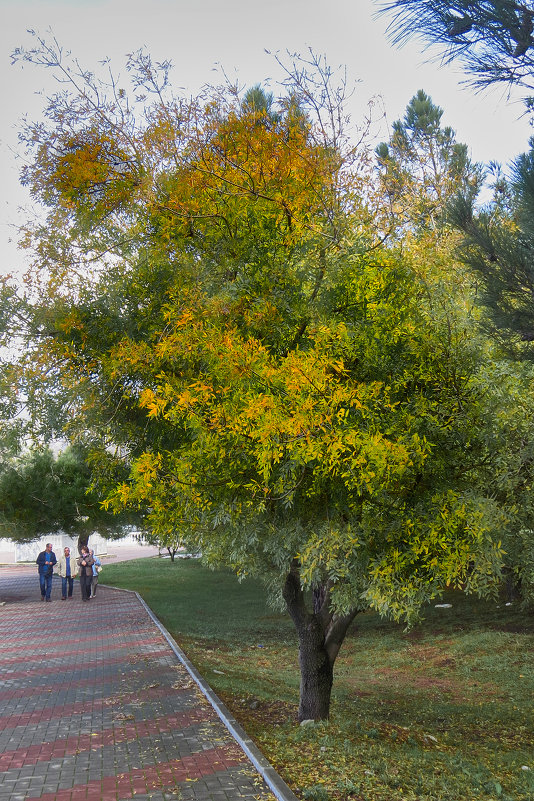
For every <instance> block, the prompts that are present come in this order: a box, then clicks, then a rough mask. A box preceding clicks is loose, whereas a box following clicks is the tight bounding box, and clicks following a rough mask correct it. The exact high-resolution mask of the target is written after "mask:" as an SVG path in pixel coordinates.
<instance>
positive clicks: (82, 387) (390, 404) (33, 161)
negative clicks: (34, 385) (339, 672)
mask: <svg viewBox="0 0 534 801" xmlns="http://www.w3.org/2000/svg"><path fill="white" fill-rule="evenodd" d="M27 57H28V59H29V60H30V61H33V62H37V63H45V64H46V65H47V66H50V67H51V68H52V69H54V70H55V72H56V73H59V74H60V75H62V76H63V77H64V78H68V76H69V75H70V78H68V80H69V81H71V83H70V84H68V87H67V88H66V91H65V93H63V94H62V95H61V96H56V97H54V98H51V99H50V102H49V105H48V108H47V113H46V121H45V122H42V123H41V122H40V123H37V124H31V123H30V124H28V125H27V126H26V127H25V129H24V131H23V133H22V139H23V141H24V142H25V143H26V144H27V147H28V151H29V152H28V161H27V167H26V168H25V171H24V175H23V180H24V181H25V182H27V184H28V186H30V188H31V191H32V194H33V196H34V198H35V200H36V201H39V202H41V203H42V204H44V206H46V208H47V219H46V222H45V224H43V225H41V224H38V225H36V226H35V225H32V224H29V225H28V227H27V231H26V240H25V241H26V244H27V245H28V247H29V248H30V249H31V250H32V252H33V253H34V257H35V263H34V269H33V273H32V276H31V278H30V279H29V282H28V290H27V292H28V296H27V298H26V299H25V300H26V302H27V305H28V307H29V308H30V310H31V325H30V326H28V328H27V330H26V336H27V339H26V343H27V350H26V354H25V356H26V364H27V368H28V367H30V368H31V370H30V374H32V375H34V376H35V375H37V376H38V375H39V374H40V375H41V376H45V375H46V376H48V375H50V374H52V375H53V376H54V378H55V381H56V387H57V394H58V395H61V396H62V397H63V399H64V403H65V409H68V413H69V414H68V420H69V422H68V425H67V433H68V436H69V437H70V438H71V439H72V440H74V441H79V442H82V443H84V445H85V446H86V447H87V448H89V450H90V459H91V467H92V471H93V481H92V485H91V487H92V490H93V491H94V492H95V493H98V494H99V497H100V498H101V499H102V500H103V503H104V506H105V508H106V509H107V510H109V511H115V512H117V513H120V514H125V513H126V514H129V513H132V514H138V515H141V516H142V517H143V519H144V523H145V525H146V526H147V527H148V528H149V529H150V530H151V532H152V536H153V537H154V539H155V541H157V542H159V543H162V544H165V543H169V542H171V543H173V542H175V541H176V538H177V536H178V537H179V538H180V541H182V542H184V544H185V545H186V546H188V547H190V548H193V549H195V550H198V551H200V552H201V553H202V555H203V559H204V560H205V561H206V562H207V563H209V564H210V565H226V566H229V567H231V568H232V569H233V570H234V571H235V572H236V573H237V574H238V575H239V576H240V577H246V576H259V577H261V578H262V579H263V580H265V581H266V582H267V584H268V585H269V586H270V587H276V588H277V594H278V597H280V594H281V593H282V594H283V597H284V598H285V600H286V602H287V603H288V606H291V603H293V607H292V616H293V620H294V621H295V622H296V625H297V628H299V625H298V622H297V620H299V621H302V620H304V619H306V620H309V619H311V618H312V616H314V615H315V617H314V618H313V619H314V621H315V622H317V621H319V622H320V626H321V627H322V634H324V641H325V642H327V644H328V648H329V652H328V659H329V660H330V662H331V663H332V664H333V660H334V659H335V657H336V654H337V652H338V650H339V647H340V645H341V642H342V639H343V636H344V633H345V631H346V627H347V626H348V624H349V622H350V619H351V618H352V616H353V615H354V614H355V613H356V612H357V611H358V610H361V609H362V608H367V607H368V606H369V605H371V606H373V607H374V608H376V609H379V610H380V612H381V613H382V614H384V615H391V616H393V617H395V618H396V619H403V620H407V621H409V622H412V621H413V620H414V619H415V618H416V617H417V615H418V613H419V610H420V608H421V606H422V605H423V603H424V602H425V601H428V600H429V599H432V598H434V597H437V596H438V595H439V594H440V593H441V592H442V590H443V587H444V586H447V585H450V586H453V587H464V588H467V589H468V590H470V591H473V592H477V593H480V594H488V593H491V592H492V591H493V590H494V587H495V585H496V582H497V581H498V578H499V572H500V566H501V562H502V557H503V553H502V546H501V545H500V542H499V539H500V537H499V530H498V529H499V527H500V524H501V522H502V519H501V515H500V512H499V510H498V507H497V504H496V503H495V501H494V500H493V499H492V498H491V497H488V495H487V493H486V491H485V489H484V488H482V489H481V487H480V483H479V478H480V465H481V464H483V463H484V460H485V459H486V458H487V457H488V454H487V450H486V441H485V439H484V436H483V435H482V434H481V433H479V424H480V422H481V420H482V419H483V416H484V412H485V407H484V404H483V403H482V401H481V398H480V394H479V386H478V384H477V371H478V365H479V362H480V360H481V359H482V358H483V356H484V355H485V352H484V350H483V348H482V347H481V342H480V338H479V336H478V334H477V333H476V331H475V325H474V321H473V319H472V316H470V314H469V311H468V309H467V307H468V305H469V302H468V301H466V302H465V303H463V304H462V305H459V304H457V303H456V302H455V299H456V297H457V296H458V295H459V294H460V291H459V290H458V289H455V292H454V293H452V292H450V291H449V290H450V286H451V284H450V283H449V284H447V283H446V282H445V281H443V280H442V279H443V275H444V271H443V269H442V268H443V267H444V265H445V266H447V265H448V263H449V262H450V261H451V257H450V250H451V249H450V246H448V244H447V243H443V242H441V243H440V247H439V248H436V247H434V245H435V242H433V241H432V237H428V238H425V237H424V236H420V237H419V238H415V237H411V236H408V237H406V240H403V239H402V238H401V237H399V239H400V241H398V242H396V244H395V245H393V244H391V245H389V243H388V245H389V246H386V245H385V244H384V242H383V241H382V236H383V228H382V227H381V218H380V217H379V218H377V220H376V222H375V218H374V214H373V208H374V206H375V205H376V199H377V195H378V196H379V197H380V196H381V193H382V196H383V194H384V193H383V192H382V186H378V187H377V185H376V184H375V180H376V173H375V172H374V171H373V167H372V165H373V160H372V155H371V152H370V147H369V145H368V144H367V142H366V138H365V131H364V132H363V133H362V137H361V139H360V141H359V143H358V144H357V145H352V144H351V143H350V141H349V138H348V135H347V132H346V128H345V125H346V115H345V110H344V100H345V87H344V84H343V83H342V84H341V86H340V87H333V86H332V77H333V76H332V72H331V71H330V70H329V69H328V68H327V67H326V66H325V65H324V63H323V62H322V61H321V60H320V59H314V58H313V57H312V58H311V59H310V61H308V62H303V61H298V63H296V64H293V65H292V66H291V67H290V68H288V69H287V80H286V81H285V84H284V93H283V95H282V97H281V98H277V99H276V100H275V99H274V98H272V97H270V96H269V95H268V94H267V93H265V92H263V91H262V90H261V88H260V87H254V88H253V89H252V90H250V91H249V92H248V93H247V94H246V95H245V96H244V97H243V98H242V97H241V96H240V94H239V92H238V91H237V90H236V88H235V87H229V86H228V87H222V88H220V87H218V88H211V89H210V88H206V90H205V92H204V93H203V94H202V95H201V96H199V97H197V98H193V99H189V98H184V97H180V96H175V95H172V94H171V93H170V88H169V85H168V76H169V71H168V65H161V69H159V70H158V69H157V68H156V66H155V65H153V64H152V62H151V61H150V59H149V58H148V57H147V56H145V55H144V54H143V53H138V54H136V55H135V56H132V57H131V58H130V61H129V64H128V66H129V70H130V75H131V77H132V80H133V83H134V85H135V87H136V90H138V91H137V93H136V97H137V98H138V99H137V101H136V98H135V97H134V98H131V99H130V98H129V96H128V93H127V92H126V91H123V90H122V89H121V90H120V91H119V89H118V87H117V86H116V84H115V83H114V82H113V80H112V83H111V89H112V90H113V91H111V92H109V89H110V86H109V84H108V86H107V87H106V86H104V85H103V84H102V83H99V82H98V80H97V79H96V78H95V77H94V76H93V75H92V74H90V73H85V72H83V71H79V72H78V73H76V71H75V68H74V67H72V66H71V68H70V69H71V70H74V72H72V71H71V72H69V70H68V69H66V68H65V66H64V65H63V63H62V54H61V53H60V52H58V51H57V49H55V48H53V47H52V48H50V47H49V46H48V45H46V43H43V42H40V43H39V47H38V48H37V50H35V51H31V52H30V53H29V54H27ZM74 75H77V78H76V80H74V81H73V80H72V79H73V76H74ZM80 86H81V87H82V88H81V89H80ZM69 87H70V88H69ZM141 91H143V92H145V94H144V95H143V97H142V98H141V99H139V95H140V93H141ZM88 98H90V100H91V102H88ZM440 118H441V110H440V109H438V108H437V107H435V106H434V105H433V104H432V102H431V101H430V99H429V98H427V97H426V96H425V95H424V94H420V95H419V96H417V97H416V98H415V99H414V101H412V103H411V105H410V107H409V109H408V111H407V116H406V120H405V122H404V123H403V124H402V125H399V126H398V127H397V129H396V133H395V137H396V138H395V140H394V142H393V143H392V152H391V154H392V157H394V159H397V160H399V159H400V160H402V159H404V158H405V156H407V155H408V154H409V159H407V161H406V163H403V165H402V169H403V171H404V172H403V180H405V182H406V184H409V185H410V186H411V187H415V186H416V184H417V181H418V180H419V179H421V176H423V178H424V180H427V179H428V180H427V184H426V185H425V186H424V188H423V190H422V192H421V193H420V197H421V198H423V199H424V201H425V203H426V202H427V201H428V200H429V199H430V200H431V201H432V203H431V205H432V208H431V209H430V210H429V209H428V207H427V206H425V209H424V210H423V214H424V215H426V220H427V221H428V224H429V227H432V225H430V221H431V220H432V219H433V218H434V217H436V218H437V216H439V214H440V213H441V210H440V209H439V208H438V206H439V204H440V203H442V202H443V197H444V196H448V194H449V193H450V191H452V190H451V188H450V186H449V184H450V185H456V183H455V182H458V183H459V184H460V185H463V184H464V183H466V182H467V183H468V182H469V180H470V178H471V176H472V173H471V172H470V167H469V165H468V163H467V160H466V157H465V150H464V149H462V148H461V147H460V148H458V147H457V146H456V143H455V142H454V136H453V134H452V132H450V131H449V130H447V129H445V130H443V131H442V130H441V128H440ZM428 135H431V136H430V138H431V140H432V141H431V144H430V146H429V149H427V150H425V148H426V147H427V145H426V143H427V140H428ZM413 151H415V153H414V152H413ZM388 153H389V151H388ZM433 156H434V157H435V158H436V159H438V161H439V162H440V164H439V168H438V169H437V172H436V170H434V174H433V177H432V176H431V175H430V174H429V173H428V172H427V167H428V165H429V164H430V162H431V161H432V157H433ZM410 170H411V171H412V174H410ZM433 182H434V183H433ZM423 183H424V181H423ZM386 184H387V182H386ZM442 190H443V191H442ZM423 205H425V204H423ZM422 230H424V226H422ZM430 244H432V247H430V246H429V245H430ZM440 270H441V274H440ZM451 283H452V282H451ZM32 293H33V295H32ZM36 331H37V332H38V334H39V336H38V337H36V336H35V332H36ZM32 371H33V372H32ZM290 584H291V586H292V587H293V588H296V589H295V592H294V594H293V595H291V594H290V593H289V592H288V587H289V586H290ZM282 588H283V589H282ZM313 598H315V599H316V600H317V599H318V598H322V599H323V600H322V607H321V610H322V611H321V612H320V613H319V612H318V611H317V609H313V606H311V608H312V609H313V611H310V612H308V611H306V614H304V613H302V614H301V611H302V609H304V608H305V609H306V610H308V607H307V606H306V604H307V603H308V602H309V601H310V600H311V599H313ZM295 599H297V600H295ZM297 607H298V614H297ZM306 615H309V616H310V618H306ZM336 626H337V627H338V628H336ZM299 630H300V633H301V634H302V633H303V632H304V631H305V630H306V625H301V626H300V629H299ZM330 635H332V636H331V637H330V639H329V636H330ZM323 708H324V707H323ZM321 714H323V713H321Z"/></svg>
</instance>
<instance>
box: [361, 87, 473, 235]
mask: <svg viewBox="0 0 534 801" xmlns="http://www.w3.org/2000/svg"><path fill="white" fill-rule="evenodd" d="M442 116H443V109H441V108H440V107H439V106H437V105H435V103H433V101H432V98H430V97H429V96H428V95H427V94H426V93H425V92H424V91H423V90H422V89H420V90H419V91H418V92H417V94H416V95H414V97H412V99H411V100H410V102H409V104H408V106H407V107H406V113H405V115H404V118H403V119H402V120H397V121H396V122H394V123H393V126H392V135H391V138H390V140H389V142H388V143H385V142H383V143H382V144H380V145H379V146H378V148H377V150H376V154H377V157H378V162H379V165H380V168H381V182H382V192H381V196H382V197H385V198H387V200H388V203H389V224H390V225H392V226H395V227H396V228H397V232H398V233H400V232H401V231H402V230H403V229H404V228H405V227H406V226H407V227H408V228H410V229H411V230H412V231H418V232H420V233H421V232H424V231H426V230H439V229H441V228H442V226H443V223H444V212H445V208H446V203H447V201H448V199H450V198H451V197H452V195H454V194H455V193H457V192H458V191H459V190H460V189H462V188H465V187H478V186H479V184H480V183H481V181H482V170H481V168H480V167H478V166H477V165H474V164H472V163H471V161H470V160H469V157H468V153H467V146H466V145H464V144H461V143H459V142H457V141H456V134H455V132H454V131H453V129H452V128H451V127H450V126H446V127H443V126H442V125H441V118H442Z"/></svg>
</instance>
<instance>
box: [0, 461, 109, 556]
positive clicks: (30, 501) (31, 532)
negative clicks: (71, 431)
mask: <svg viewBox="0 0 534 801" xmlns="http://www.w3.org/2000/svg"><path fill="white" fill-rule="evenodd" d="M90 482H91V472H90V469H89V467H88V465H87V462H86V460H85V454H84V453H83V452H82V450H81V449H80V448H77V447H71V448H68V449H67V450H65V451H64V452H62V453H60V454H59V455H58V456H57V457H56V456H55V455H54V454H53V452H52V451H51V450H50V449H34V450H32V451H29V452H25V453H23V454H22V455H21V456H20V457H18V458H13V459H11V460H10V461H9V462H8V463H5V464H4V465H3V466H2V470H1V471H0V526H1V530H2V536H3V537H8V538H9V539H12V540H16V541H18V542H31V541H32V540H35V539H38V538H39V537H42V536H46V535H48V534H52V533H54V532H57V531H64V532H65V533H66V534H69V535H71V536H78V537H80V539H81V541H87V538H88V536H89V534H91V533H92V532H94V531H98V532H99V533H101V534H111V533H113V535H114V536H120V535H121V533H123V530H121V521H120V519H116V518H114V517H113V516H112V515H110V514H108V513H106V512H105V511H103V510H102V508H101V505H100V503H99V501H98V498H97V497H95V495H94V494H92V493H91V491H90ZM122 525H124V521H122Z"/></svg>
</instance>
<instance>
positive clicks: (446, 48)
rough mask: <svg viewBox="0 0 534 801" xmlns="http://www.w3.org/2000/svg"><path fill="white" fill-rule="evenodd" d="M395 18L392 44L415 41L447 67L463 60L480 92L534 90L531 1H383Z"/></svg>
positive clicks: (392, 29)
mask: <svg viewBox="0 0 534 801" xmlns="http://www.w3.org/2000/svg"><path fill="white" fill-rule="evenodd" d="M378 2H379V5H381V6H382V11H383V12H386V13H392V14H393V21H392V23H391V25H390V30H391V34H392V39H393V41H394V42H395V43H403V42H405V41H406V40H408V39H411V38H412V37H414V36H416V37H419V38H420V39H422V40H423V42H424V43H425V44H426V45H428V46H436V47H437V49H438V52H439V53H440V56H441V57H442V59H443V60H445V61H452V60H453V59H458V60H460V61H461V62H462V63H463V65H464V67H465V69H466V72H467V74H468V75H469V77H470V82H471V83H472V85H474V86H475V87H477V88H481V87H484V86H488V85H490V84H495V83H507V84H510V85H512V84H516V85H520V86H523V87H525V88H527V89H528V90H532V89H533V88H534V38H533V31H534V4H533V3H532V0H378Z"/></svg>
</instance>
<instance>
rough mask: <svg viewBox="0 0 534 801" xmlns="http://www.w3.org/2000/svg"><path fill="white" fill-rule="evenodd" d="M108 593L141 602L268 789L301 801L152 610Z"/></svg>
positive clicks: (288, 799) (284, 799) (280, 798)
mask: <svg viewBox="0 0 534 801" xmlns="http://www.w3.org/2000/svg"><path fill="white" fill-rule="evenodd" d="M105 586H106V587H107V588H108V589H113V590H120V591H121V592H133V593H134V595H136V596H137V599H138V601H139V602H140V604H141V605H142V606H143V607H144V609H145V610H146V612H147V614H148V615H149V617H150V618H151V620H152V621H153V622H154V623H155V625H156V626H157V627H158V629H159V630H160V631H161V633H162V634H163V636H164V637H165V639H166V640H167V642H168V643H169V645H170V647H171V648H172V650H173V652H174V654H175V655H176V657H177V658H178V659H179V661H180V662H181V663H182V665H183V666H184V667H185V669H186V670H187V672H188V673H189V675H190V676H191V678H192V679H193V681H194V682H195V683H196V684H197V685H198V688H199V689H200V691H201V692H202V694H203V695H205V697H206V698H207V700H208V701H209V703H210V704H211V706H212V707H213V708H214V710H215V712H216V713H217V715H218V716H219V718H220V719H221V721H222V722H223V723H224V725H225V726H226V728H227V729H228V731H229V732H230V734H231V735H232V737H233V738H234V739H235V740H236V741H237V743H238V744H239V745H240V746H241V748H242V749H243V751H244V752H245V754H246V755H247V756H248V758H249V759H250V761H251V762H252V764H253V765H254V767H255V768H256V770H257V771H258V773H259V774H260V776H261V777H262V779H263V780H264V782H265V783H266V784H267V786H268V787H269V789H270V790H271V791H272V792H273V794H274V795H275V796H276V798H277V799H278V801H299V800H298V799H297V796H296V795H295V793H294V792H293V791H292V790H291V788H290V787H289V786H288V785H287V784H286V783H285V781H284V780H283V779H282V777H281V776H280V775H279V774H278V773H277V772H276V770H275V769H274V768H273V766H272V765H271V763H270V762H269V761H268V760H267V759H266V758H265V757H264V755H263V754H262V752H261V751H260V749H259V748H258V746H257V745H256V744H255V743H254V742H253V740H251V739H250V737H249V736H248V735H247V733H246V731H245V730H244V729H243V727H242V726H241V725H240V724H239V723H238V722H237V720H236V719H235V718H234V716H233V715H232V714H231V712H230V710H229V709H228V707H227V706H226V705H225V704H223V702H222V701H221V699H220V698H219V697H218V696H217V695H216V694H215V693H214V691H213V690H212V689H211V687H210V686H209V684H208V683H207V681H206V680H205V679H204V678H203V677H202V676H201V675H200V673H199V672H198V670H197V669H196V667H195V666H194V665H193V663H192V662H190V661H189V659H188V658H187V656H186V655H185V653H184V652H183V651H182V649H181V648H180V646H179V645H178V643H177V642H176V640H175V639H174V638H173V637H172V636H171V634H169V632H168V631H167V629H166V628H165V626H163V624H162V623H161V622H160V621H159V620H158V618H157V617H156V615H155V614H154V612H153V611H152V609H151V608H150V607H149V605H148V604H147V603H146V601H145V600H144V599H143V598H141V596H140V595H139V593H138V592H136V591H135V590H126V589H123V588H120V587H111V586H110V585H109V584H107V585H105Z"/></svg>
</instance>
